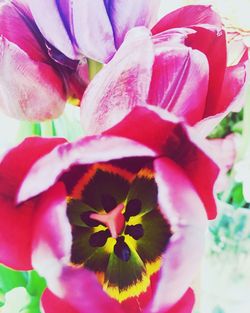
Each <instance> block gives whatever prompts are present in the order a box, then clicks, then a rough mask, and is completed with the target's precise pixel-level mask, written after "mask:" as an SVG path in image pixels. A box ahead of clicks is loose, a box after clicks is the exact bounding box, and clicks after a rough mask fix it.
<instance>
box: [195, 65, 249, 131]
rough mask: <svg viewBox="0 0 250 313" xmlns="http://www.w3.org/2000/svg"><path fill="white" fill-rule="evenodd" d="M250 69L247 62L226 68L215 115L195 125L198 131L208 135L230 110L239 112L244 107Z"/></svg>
mask: <svg viewBox="0 0 250 313" xmlns="http://www.w3.org/2000/svg"><path fill="white" fill-rule="evenodd" d="M248 71H249V68H248V65H247V64H246V63H239V64H237V65H233V66H230V67H228V68H227V69H226V72H225V77H224V82H223V85H222V91H221V95H220V98H219V101H218V105H217V106H216V107H214V112H213V115H212V116H209V117H206V118H205V119H203V120H201V121H200V122H198V123H197V124H196V125H195V127H196V129H197V131H198V132H199V133H200V134H202V135H203V136H204V137H205V136H208V135H209V133H210V132H211V131H212V130H213V128H214V127H215V126H216V125H218V124H219V123H220V121H221V120H222V119H223V118H224V117H225V116H226V115H227V114H228V113H229V112H232V111H235V112H238V111H239V110H240V109H241V108H242V106H243V104H244V100H245V93H246V88H247V84H246V81H247V75H248Z"/></svg>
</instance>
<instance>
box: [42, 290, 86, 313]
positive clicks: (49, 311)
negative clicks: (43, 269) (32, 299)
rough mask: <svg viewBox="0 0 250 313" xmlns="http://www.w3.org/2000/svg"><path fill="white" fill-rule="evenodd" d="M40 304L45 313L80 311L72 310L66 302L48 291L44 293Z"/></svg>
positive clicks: (72, 312)
mask: <svg viewBox="0 0 250 313" xmlns="http://www.w3.org/2000/svg"><path fill="white" fill-rule="evenodd" d="M41 302H42V307H43V309H44V312H45V313H55V312H63V313H80V311H78V310H76V309H75V308H73V307H72V306H71V305H70V304H69V303H68V302H66V301H64V300H63V299H61V298H58V297H57V296H55V295H54V294H53V293H52V292H51V291H50V290H49V289H46V290H45V291H44V293H43V295H42V299H41Z"/></svg>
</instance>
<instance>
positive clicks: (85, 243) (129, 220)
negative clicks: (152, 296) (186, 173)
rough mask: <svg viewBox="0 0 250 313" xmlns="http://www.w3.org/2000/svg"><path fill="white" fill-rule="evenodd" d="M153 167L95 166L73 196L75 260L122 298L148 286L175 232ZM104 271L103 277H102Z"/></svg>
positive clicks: (70, 215)
mask: <svg viewBox="0 0 250 313" xmlns="http://www.w3.org/2000/svg"><path fill="white" fill-rule="evenodd" d="M157 193H158V191H157V185H156V183H155V180H154V175H153V172H152V170H150V169H148V168H142V169H141V170H140V171H139V172H137V173H130V172H128V171H127V170H124V169H121V168H119V167H116V166H113V165H111V164H95V165H93V166H91V167H90V168H89V169H88V171H87V172H86V173H85V174H84V175H83V177H82V178H81V179H80V180H79V181H78V182H77V184H76V185H75V188H74V189H73V192H72V194H71V195H70V197H69V200H68V209H67V214H68V218H69V221H70V223H71V225H72V235H73V243H72V250H71V252H72V254H71V262H72V264H75V265H77V266H79V265H82V266H84V267H86V268H88V269H89V270H91V271H94V272H96V273H97V274H98V277H99V280H100V281H101V283H102V285H103V289H104V290H105V291H106V292H107V293H108V294H109V295H110V296H111V297H113V298H115V299H117V300H118V301H120V302H122V301H123V300H125V299H127V298H129V297H130V296H132V292H131V294H130V292H129V290H130V289H132V286H133V287H134V286H136V287H135V288H133V296H138V295H139V294H141V293H143V292H145V291H146V290H147V288H148V287H149V286H150V280H151V276H152V275H153V274H154V273H155V272H157V271H158V270H159V268H160V264H161V255H162V254H163V253H164V251H165V250H166V247H167V244H168V241H169V239H170V237H171V235H172V233H171V230H170V226H169V224H168V222H167V221H166V219H165V218H164V217H163V215H162V213H161V212H160V209H159V206H158V202H157ZM100 277H102V278H101V279H100Z"/></svg>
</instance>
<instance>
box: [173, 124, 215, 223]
mask: <svg viewBox="0 0 250 313" xmlns="http://www.w3.org/2000/svg"><path fill="white" fill-rule="evenodd" d="M185 131H186V135H184V133H185V132H183V135H181V137H182V136H183V137H182V141H181V142H182V144H181V145H182V155H181V158H180V159H179V161H178V163H179V165H180V166H181V167H182V168H183V169H184V170H185V172H186V175H187V176H188V177H189V179H190V181H191V182H192V184H193V185H194V187H195V189H196V191H197V193H198V195H199V197H200V198H201V200H202V202H203V204H204V206H205V209H206V212H207V216H208V219H214V218H215V217H216V214H217V206H216V201H215V194H214V184H215V181H216V179H217V177H218V175H219V158H218V157H217V155H216V154H215V151H217V150H215V149H214V148H213V144H212V142H210V141H208V140H206V139H204V137H203V136H202V135H201V134H200V133H198V132H197V131H196V130H194V129H193V128H187V129H186V130H185ZM186 136H187V137H186ZM187 138H189V140H190V142H192V145H190V144H187V143H186V142H187Z"/></svg>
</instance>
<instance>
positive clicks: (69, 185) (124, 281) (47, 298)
mask: <svg viewBox="0 0 250 313" xmlns="http://www.w3.org/2000/svg"><path fill="white" fill-rule="evenodd" d="M149 121H150V122H151V126H150V127H147V125H148V123H149ZM131 125H136V126H137V127H131ZM63 141H64V140H62V139H42V138H29V139H26V140H25V141H24V142H23V143H21V144H20V145H19V146H18V147H16V148H14V149H12V150H11V151H10V152H8V153H7V154H6V156H5V157H4V159H3V160H2V162H1V165H0V182H1V183H0V186H1V189H0V229H1V232H0V243H1V251H0V262H2V263H4V264H6V265H8V266H11V267H13V268H17V269H29V268H32V267H33V268H35V269H36V270H37V271H38V272H39V273H40V275H42V276H44V277H45V278H46V280H47V284H48V289H47V291H46V292H45V293H44V295H43V298H42V303H43V306H44V308H45V311H46V313H50V312H51V313H52V312H60V311H62V310H63V311H64V312H71V313H72V312H74V313H85V312H90V311H91V312H96V313H99V312H100V313H102V312H108V311H110V310H112V312H114V313H125V312H131V313H137V312H141V310H142V312H144V313H149V312H157V313H161V312H165V313H188V312H191V310H192V306H193V301H194V300H193V294H192V292H191V291H190V290H189V291H187V290H188V287H189V285H190V283H191V281H192V279H193V277H194V275H195V273H196V271H197V267H198V266H199V262H200V260H201V257H202V255H203V248H204V234H205V230H206V221H207V218H206V216H205V212H206V211H207V214H208V215H209V217H213V216H214V214H215V211H214V210H215V207H214V198H213V184H214V180H215V179H216V177H217V174H218V168H217V166H216V165H215V163H214V162H213V161H212V159H211V158H210V157H209V152H208V151H209V150H210V145H209V142H208V141H206V140H204V139H201V138H200V137H199V136H198V135H197V134H195V133H194V132H193V130H192V129H190V128H189V127H186V126H185V125H183V124H182V123H180V122H179V121H178V119H177V118H175V117H173V116H172V115H169V114H166V113H164V112H163V113H162V111H159V112H158V110H155V109H153V107H150V106H149V107H147V106H145V107H136V108H135V109H134V110H133V112H131V114H129V115H128V116H127V117H126V118H125V119H124V120H123V121H122V122H121V123H120V124H118V125H117V126H116V127H114V128H113V129H111V130H109V131H108V132H107V133H106V134H103V135H99V136H91V137H85V138H83V139H81V140H78V141H76V142H74V143H66V142H65V143H63ZM53 148H54V149H53ZM52 149H53V150H52ZM208 173H209V174H208ZM16 201H17V203H18V204H17V205H16ZM208 204H211V206H208ZM205 208H206V209H205Z"/></svg>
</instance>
